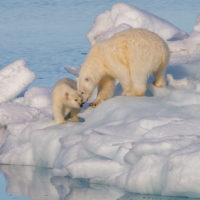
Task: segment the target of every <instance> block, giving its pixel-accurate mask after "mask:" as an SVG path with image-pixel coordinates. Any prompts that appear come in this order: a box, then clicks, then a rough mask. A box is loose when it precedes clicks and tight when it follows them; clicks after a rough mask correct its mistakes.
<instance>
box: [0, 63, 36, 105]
mask: <svg viewBox="0 0 200 200" xmlns="http://www.w3.org/2000/svg"><path fill="white" fill-rule="evenodd" d="M34 79H35V75H34V73H33V72H32V71H30V70H29V69H28V68H26V67H25V62H24V60H18V61H15V62H14V63H12V64H10V65H8V66H6V67H4V68H3V69H2V70H0V93H1V96H0V102H4V101H8V100H10V99H12V98H14V97H15V96H17V95H18V94H20V93H21V92H23V90H24V89H26V88H27V86H28V85H29V84H30V83H32V81H33V80H34ZM13 86H15V87H13Z"/></svg>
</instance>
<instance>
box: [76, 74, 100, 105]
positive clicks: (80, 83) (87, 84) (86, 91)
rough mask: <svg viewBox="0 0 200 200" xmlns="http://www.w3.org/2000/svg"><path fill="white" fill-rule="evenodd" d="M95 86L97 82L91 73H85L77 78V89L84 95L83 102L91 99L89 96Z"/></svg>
mask: <svg viewBox="0 0 200 200" xmlns="http://www.w3.org/2000/svg"><path fill="white" fill-rule="evenodd" d="M95 87H96V83H95V81H94V80H93V79H92V78H91V77H90V75H87V76H84V75H83V76H80V77H79V78H78V79H77V89H78V92H79V94H80V95H81V96H82V100H83V103H86V102H87V101H88V100H89V98H90V97H91V96H92V93H93V91H94V89H95Z"/></svg>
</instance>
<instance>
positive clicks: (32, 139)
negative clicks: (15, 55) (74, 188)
mask: <svg viewBox="0 0 200 200" xmlns="http://www.w3.org/2000/svg"><path fill="white" fill-rule="evenodd" d="M114 8H115V9H114ZM116 8H118V9H116ZM125 8H126V9H129V10H128V12H127V15H126V16H124V15H122V14H123V11H124V9H125ZM113 9H114V10H115V12H114V14H115V15H117V17H118V20H119V21H117V22H115V23H116V24H117V25H116V26H114V25H113V24H108V25H109V26H107V27H106V26H105V29H102V23H103V22H102V21H101V19H102V18H103V19H104V17H105V16H110V15H111V14H112V11H113ZM135 13H139V16H140V18H141V22H140V24H139V23H138V26H142V24H146V26H147V27H152V26H154V27H155V28H156V27H159V26H161V25H162V27H164V28H162V29H160V30H162V34H163V35H164V36H166V37H165V39H166V40H167V39H172V38H173V39H174V40H173V41H167V42H168V44H169V45H170V49H171V51H172V57H171V61H170V64H169V67H168V70H167V75H166V76H167V81H168V85H167V87H166V88H155V87H154V86H153V85H152V84H151V78H150V80H149V83H148V90H147V93H146V96H144V97H139V98H136V97H124V96H120V95H116V96H114V97H113V98H111V99H109V100H107V101H105V102H103V103H101V104H100V105H99V106H98V107H97V108H95V109H92V108H84V109H83V110H82V112H81V113H80V114H79V116H80V117H81V118H83V119H84V122H81V123H77V122H68V123H67V124H65V125H56V124H55V122H54V121H53V120H52V113H51V98H50V96H51V91H50V89H48V88H43V87H32V88H30V89H28V90H27V91H25V93H24V96H20V97H18V98H14V97H16V96H17V95H18V94H20V93H21V92H22V91H24V89H25V88H24V84H23V86H22V85H21V82H20V81H18V80H21V77H20V76H18V75H17V76H14V78H15V79H14V82H15V84H14V85H10V84H9V83H10V77H11V76H12V77H13V74H14V73H13V71H14V69H15V64H14V65H13V64H12V65H9V66H8V67H9V70H10V72H11V75H10V76H9V74H8V77H7V78H4V79H5V80H4V82H3V83H4V86H5V87H8V88H10V93H11V94H12V95H11V96H9V98H8V97H7V94H4V93H2V94H3V95H2V98H4V99H3V101H4V102H2V103H0V163H1V164H13V165H31V166H39V167H45V168H51V169H52V172H51V175H50V177H51V181H52V182H53V184H54V185H55V187H59V185H61V182H62V181H61V182H60V180H61V179H59V180H58V179H57V178H58V177H59V176H60V177H63V176H69V177H72V178H73V179H72V180H70V181H72V182H73V183H72V184H74V183H75V182H76V184H78V183H77V180H76V178H78V179H79V178H81V179H85V180H86V181H87V182H88V184H91V185H93V184H94V185H95V184H96V183H101V184H102V185H109V186H111V187H117V188H119V189H121V190H117V191H115V190H111V191H112V192H113V191H114V192H113V193H112V192H110V193H105V194H106V195H107V196H106V195H105V199H106V198H107V199H117V198H119V197H121V196H123V193H124V192H125V191H128V192H134V193H141V194H158V195H169V196H186V197H197V198H199V197H200V187H199V185H200V172H199V168H200V159H199V158H200V126H199V119H200V79H199V78H200V52H199V44H200V31H199V17H197V21H196V24H195V27H194V29H193V32H192V33H190V34H189V35H188V36H187V37H186V38H185V36H186V35H187V34H184V33H183V32H182V31H181V30H179V29H177V28H176V27H175V26H174V25H171V24H170V23H168V22H167V21H165V20H162V19H160V18H157V17H156V16H153V15H151V14H150V13H146V11H143V10H139V9H138V10H137V9H136V8H134V7H129V6H128V5H125V4H116V5H114V6H113V8H112V10H111V11H105V12H104V13H103V14H102V15H100V16H101V17H102V16H103V17H102V18H101V17H100V22H99V20H96V21H95V24H94V26H93V28H95V27H98V25H99V24H98V23H100V29H101V30H100V32H98V33H97V35H98V37H99V38H101V39H106V38H107V36H108V35H109V36H108V37H110V36H111V35H112V34H114V33H116V32H117V31H118V30H119V29H118V30H117V29H116V28H117V27H118V26H120V28H121V30H122V29H124V28H128V27H129V26H133V25H131V24H129V23H127V21H123V20H121V19H125V17H128V19H131V20H132V19H133V16H134V15H135ZM129 16H131V17H130V18H129ZM148 17H151V19H152V21H151V22H149V21H147V20H146V19H147V18H148ZM97 19H99V18H98V17H97ZM109 19H110V18H108V21H109ZM120 23H121V24H120ZM152 23H153V24H152ZM125 24H126V25H125ZM142 27H143V26H142ZM147 27H145V28H147ZM107 31H108V32H107ZM153 31H156V29H155V30H153ZM177 33H178V35H179V37H178V39H179V40H175V35H176V37H177ZM99 34H100V35H99ZM94 37H96V36H94ZM176 39H177V38H176ZM173 45H174V46H173ZM175 48H176V49H175ZM20 62H21V61H20ZM22 64H23V63H22ZM4 69H7V67H5V68H4ZM4 69H3V70H4ZM3 70H1V71H0V77H3V75H2V71H3ZM67 70H68V71H70V72H72V73H73V74H74V75H77V74H78V70H75V69H74V68H73V67H67ZM26 72H27V68H20V73H21V74H26ZM29 74H31V76H28V75H24V77H27V80H26V81H25V83H26V88H27V86H28V84H29V83H30V82H32V81H33V77H34V76H33V75H32V74H33V72H29ZM4 77H5V76H4ZM0 81H1V80H0ZM7 84H8V86H7ZM16 87H17V88H18V90H17V92H16V91H15V88H16ZM1 90H2V89H1ZM119 93H120V87H117V91H116V94H119ZM8 100H9V101H8ZM4 170H5V171H6V169H4ZM5 173H6V172H5ZM13 176H14V175H13ZM50 177H49V176H47V179H48V180H49V179H50ZM30 179H31V178H30ZM35 181H37V180H35ZM63 181H68V180H67V179H64V180H63ZM31 184H34V181H33V182H31ZM48 187H52V185H51V186H48ZM55 187H54V189H53V188H51V191H52V196H54V195H56V192H55ZM10 188H12V186H10ZM13 190H14V189H13ZM27 191H28V190H27ZM27 191H26V192H27ZM65 192H66V193H67V192H69V188H68V189H67V188H66V191H65ZM82 192H85V191H82ZM87 192H88V199H89V198H91V197H92V194H94V193H93V192H94V191H93V190H90V191H87ZM111 193H112V194H111ZM71 194H73V192H71ZM78 194H79V195H80V196H81V194H82V193H81V192H80V193H78ZM78 194H77V195H78ZM109 195H110V196H109ZM93 196H94V195H93ZM111 196H112V198H111ZM72 199H73V197H72ZM74 199H77V198H75V197H74ZM78 199H80V197H78Z"/></svg>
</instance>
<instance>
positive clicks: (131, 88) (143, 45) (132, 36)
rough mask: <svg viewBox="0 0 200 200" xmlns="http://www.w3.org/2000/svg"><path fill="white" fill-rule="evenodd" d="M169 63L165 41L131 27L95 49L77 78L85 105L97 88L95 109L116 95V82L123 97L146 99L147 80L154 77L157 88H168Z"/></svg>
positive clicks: (148, 32) (143, 30)
mask: <svg viewBox="0 0 200 200" xmlns="http://www.w3.org/2000/svg"><path fill="white" fill-rule="evenodd" d="M168 61H169V49H168V46H167V44H166V42H165V41H164V40H163V39H162V38H161V37H159V36H158V35H157V34H156V33H153V32H151V31H148V30H146V29H140V28H135V29H133V28H130V29H127V30H125V31H121V32H119V33H116V34H115V35H114V36H112V37H111V38H109V39H107V40H104V41H102V42H99V43H97V44H95V45H94V46H92V48H91V50H90V52H89V54H88V56H87V58H86V60H85V62H84V63H83V65H82V67H81V69H80V73H79V79H78V91H79V92H80V93H81V94H82V97H83V102H86V101H88V99H89V98H90V96H91V95H92V93H93V91H94V89H95V88H96V86H98V95H97V98H96V100H95V101H94V102H93V103H92V104H91V105H92V106H96V105H98V104H99V103H101V102H102V101H104V100H106V99H108V98H110V97H112V96H113V91H114V87H115V80H116V79H117V80H118V81H119V82H120V84H121V86H122V89H123V95H126V96H143V95H144V94H145V92H146V84H147V80H148V77H149V76H150V75H151V74H153V75H154V85H155V86H156V87H163V86H165V85H166V81H165V70H166V67H167V64H168Z"/></svg>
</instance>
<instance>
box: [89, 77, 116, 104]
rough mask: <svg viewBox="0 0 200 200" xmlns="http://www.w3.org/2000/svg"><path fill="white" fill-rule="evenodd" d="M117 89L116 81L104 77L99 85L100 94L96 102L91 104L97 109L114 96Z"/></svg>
mask: <svg viewBox="0 0 200 200" xmlns="http://www.w3.org/2000/svg"><path fill="white" fill-rule="evenodd" d="M114 88H115V79H114V78H112V77H111V76H104V77H103V78H102V79H101V81H100V82H99V85H98V94H97V98H96V100H95V101H94V102H92V103H91V104H90V106H92V107H96V106H97V105H98V104H100V103H101V102H102V101H104V100H106V99H109V98H111V97H112V96H113V93H114Z"/></svg>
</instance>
